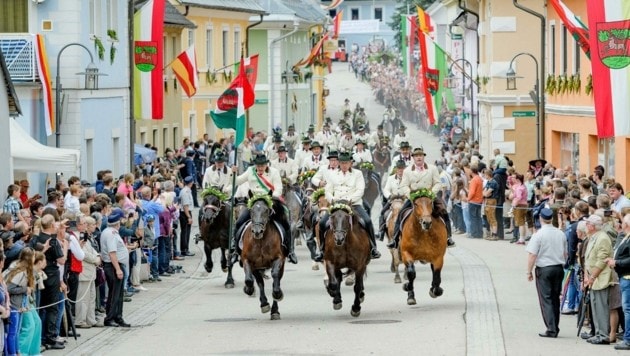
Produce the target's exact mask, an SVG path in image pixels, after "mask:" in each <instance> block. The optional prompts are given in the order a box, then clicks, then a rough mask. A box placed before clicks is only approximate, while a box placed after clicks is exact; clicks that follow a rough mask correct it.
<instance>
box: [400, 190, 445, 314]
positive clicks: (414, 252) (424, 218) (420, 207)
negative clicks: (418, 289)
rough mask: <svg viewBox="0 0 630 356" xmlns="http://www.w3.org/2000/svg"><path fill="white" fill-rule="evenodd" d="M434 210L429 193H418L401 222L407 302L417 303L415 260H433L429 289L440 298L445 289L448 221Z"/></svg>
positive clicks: (432, 295)
mask: <svg viewBox="0 0 630 356" xmlns="http://www.w3.org/2000/svg"><path fill="white" fill-rule="evenodd" d="M432 214H433V199H431V197H428V196H419V197H417V198H415V199H413V212H412V213H411V215H410V216H409V218H407V219H406V220H405V221H404V223H403V225H402V238H401V243H400V255H401V257H402V262H403V264H404V265H405V266H406V272H407V279H408V282H407V283H405V284H404V285H403V290H404V291H406V292H407V304H408V305H415V304H416V299H415V294H414V290H413V281H414V280H415V278H416V270H415V267H414V265H413V264H414V262H415V261H420V262H421V263H423V264H424V263H430V264H431V271H432V272H433V279H432V281H431V288H430V289H429V295H430V296H431V298H437V297H439V296H441V295H442V293H443V292H444V290H443V289H442V288H441V287H440V284H441V283H442V277H441V272H442V266H443V265H444V254H445V253H446V236H447V234H446V225H445V224H444V221H442V219H440V218H438V217H434V216H433V215H432Z"/></svg>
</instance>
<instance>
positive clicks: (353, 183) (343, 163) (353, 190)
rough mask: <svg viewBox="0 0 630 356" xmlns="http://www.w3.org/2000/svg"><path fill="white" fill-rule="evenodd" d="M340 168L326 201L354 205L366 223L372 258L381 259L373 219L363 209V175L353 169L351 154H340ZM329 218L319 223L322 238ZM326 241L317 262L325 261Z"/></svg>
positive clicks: (331, 180) (333, 174) (322, 241)
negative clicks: (347, 202)
mask: <svg viewBox="0 0 630 356" xmlns="http://www.w3.org/2000/svg"><path fill="white" fill-rule="evenodd" d="M339 166H340V168H339V169H338V170H337V171H335V172H334V173H332V174H331V175H330V181H329V182H327V184H326V187H325V189H326V200H328V201H329V202H330V203H332V202H333V201H339V200H346V201H349V202H350V204H352V208H353V211H354V212H355V213H356V214H357V215H358V217H359V218H360V219H362V220H363V222H364V223H365V227H366V229H367V232H368V237H369V239H370V246H371V248H372V250H371V252H370V254H371V256H372V258H380V257H381V254H380V253H379V252H378V250H377V249H376V239H375V236H374V227H373V226H372V219H370V216H369V215H368V214H367V212H366V211H365V209H363V192H364V191H365V181H364V180H363V175H362V174H361V171H359V170H353V169H352V156H351V155H350V153H349V152H343V153H340V154H339ZM328 218H329V215H326V216H325V217H324V218H322V220H321V221H320V222H319V231H320V233H321V234H322V235H321V236H325V234H326V230H327V228H328V226H327V225H328ZM324 241H325V238H324V239H321V241H320V242H321V244H320V250H319V252H318V253H317V256H315V261H316V262H321V261H322V260H323V259H324Z"/></svg>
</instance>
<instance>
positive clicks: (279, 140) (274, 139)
mask: <svg viewBox="0 0 630 356" xmlns="http://www.w3.org/2000/svg"><path fill="white" fill-rule="evenodd" d="M273 142H282V136H274V137H273Z"/></svg>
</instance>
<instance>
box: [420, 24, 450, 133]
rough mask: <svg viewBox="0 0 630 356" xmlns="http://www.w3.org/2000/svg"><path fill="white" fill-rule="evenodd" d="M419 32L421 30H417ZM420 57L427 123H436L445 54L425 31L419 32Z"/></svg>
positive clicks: (439, 105)
mask: <svg viewBox="0 0 630 356" xmlns="http://www.w3.org/2000/svg"><path fill="white" fill-rule="evenodd" d="M419 32H421V31H419ZM419 42H420V59H421V63H422V82H423V83H422V88H423V89H424V97H425V99H426V105H427V114H428V116H429V123H430V124H431V125H434V124H436V123H437V119H438V114H439V113H440V111H441V109H442V101H443V97H444V95H443V94H444V93H443V92H444V85H443V83H444V78H445V77H446V71H447V67H446V55H445V53H444V50H443V49H442V48H440V46H438V45H437V43H435V42H433V40H432V39H431V37H429V35H428V34H426V33H419Z"/></svg>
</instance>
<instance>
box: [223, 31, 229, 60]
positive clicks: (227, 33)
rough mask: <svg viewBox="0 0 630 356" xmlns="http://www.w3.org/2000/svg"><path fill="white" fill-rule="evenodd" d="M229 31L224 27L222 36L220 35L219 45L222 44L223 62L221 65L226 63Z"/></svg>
mask: <svg viewBox="0 0 630 356" xmlns="http://www.w3.org/2000/svg"><path fill="white" fill-rule="evenodd" d="M229 35H230V33H229V31H228V30H227V29H226V28H224V29H223V33H222V37H221V45H222V46H223V64H222V66H226V65H228V61H229V59H228V45H229Z"/></svg>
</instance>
